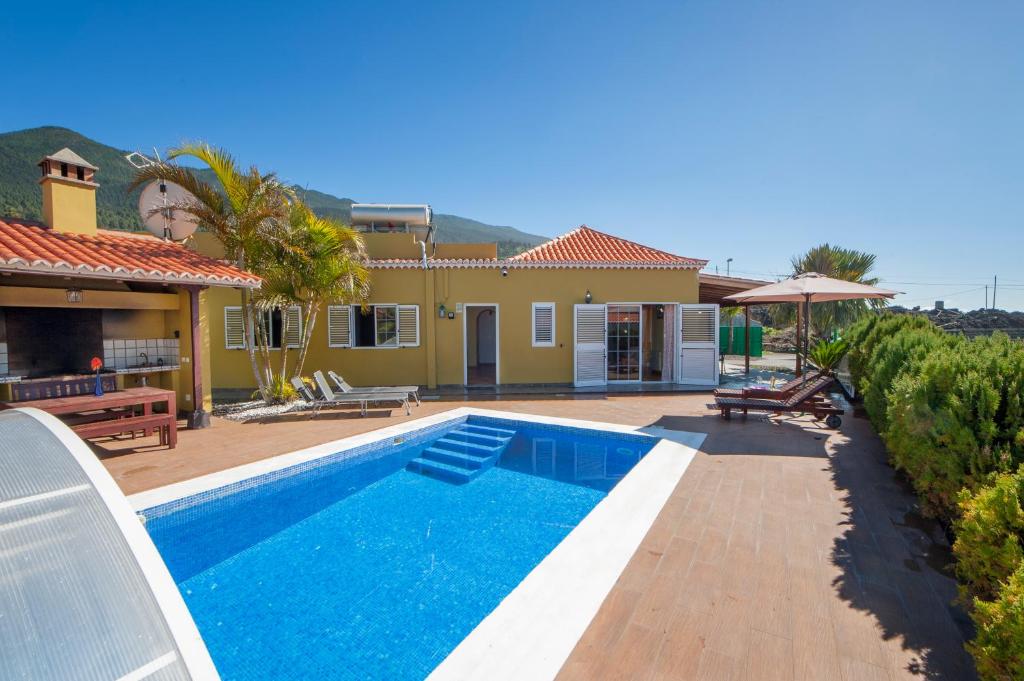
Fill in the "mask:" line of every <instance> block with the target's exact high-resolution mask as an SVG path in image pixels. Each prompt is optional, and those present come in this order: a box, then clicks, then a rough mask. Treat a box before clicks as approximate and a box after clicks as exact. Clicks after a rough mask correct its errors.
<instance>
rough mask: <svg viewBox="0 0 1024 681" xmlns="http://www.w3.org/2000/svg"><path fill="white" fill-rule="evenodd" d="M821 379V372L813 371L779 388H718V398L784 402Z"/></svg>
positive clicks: (716, 391)
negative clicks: (757, 398) (761, 399)
mask: <svg viewBox="0 0 1024 681" xmlns="http://www.w3.org/2000/svg"><path fill="white" fill-rule="evenodd" d="M819 378H821V372H820V371H811V372H808V373H807V374H804V375H803V376H797V377H796V378H794V379H793V380H791V381H786V382H785V383H783V384H782V385H780V386H779V387H778V388H769V387H759V386H753V387H748V388H716V389H715V396H716V397H764V398H769V399H776V400H784V399H786V398H787V397H789V396H790V395H792V394H793V392H795V391H796V390H799V389H800V388H801V387H803V386H805V385H807V384H808V383H809V382H810V381H816V380H817V379H819Z"/></svg>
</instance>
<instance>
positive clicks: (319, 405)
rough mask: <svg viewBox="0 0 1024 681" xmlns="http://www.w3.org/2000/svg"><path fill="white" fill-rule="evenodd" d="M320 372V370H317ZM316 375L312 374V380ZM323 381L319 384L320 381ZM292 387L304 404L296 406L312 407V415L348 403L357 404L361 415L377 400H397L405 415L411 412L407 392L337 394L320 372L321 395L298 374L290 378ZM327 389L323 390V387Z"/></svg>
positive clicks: (318, 386) (364, 414)
mask: <svg viewBox="0 0 1024 681" xmlns="http://www.w3.org/2000/svg"><path fill="white" fill-rule="evenodd" d="M317 373H320V372H317ZM315 379H316V376H315V375H314V380H315ZM321 382H322V383H323V385H322V386H321V385H320V383H321ZM291 384H292V387H293V388H295V391H296V392H297V393H299V395H300V396H301V397H302V399H303V402H304V404H302V405H298V407H297V408H300V409H301V408H306V409H312V410H313V415H314V416H315V415H317V414H319V413H320V410H321V409H324V408H330V407H343V406H348V405H358V406H359V413H360V415H362V416H366V407H367V405H368V404H373V403H377V402H397V403H398V404H400V405H401V406H403V407H405V413H406V415H409V414H411V413H412V410H411V408H410V407H409V395H408V393H342V394H341V395H338V394H337V393H335V392H334V391H332V390H331V387H330V386H329V385H327V380H326V379H325V378H324V377H323V374H322V373H321V374H320V380H319V381H317V388H318V389H319V390H320V393H321V397H317V396H316V395H314V394H313V391H312V390H310V389H309V386H307V385H306V384H305V383H304V382H303V381H302V379H301V378H299V377H298V376H296V377H293V378H292V379H291ZM325 387H326V388H327V390H324V388H325Z"/></svg>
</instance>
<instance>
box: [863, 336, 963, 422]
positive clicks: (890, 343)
mask: <svg viewBox="0 0 1024 681" xmlns="http://www.w3.org/2000/svg"><path fill="white" fill-rule="evenodd" d="M956 339H957V337H955V336H948V335H947V334H945V333H943V332H942V331H940V330H939V329H937V328H936V327H935V326H934V325H932V324H929V325H928V326H926V327H920V328H919V327H918V326H917V325H911V326H905V327H903V328H901V329H899V330H898V331H896V332H895V333H893V334H892V335H888V336H884V337H882V338H880V339H879V341H878V342H877V343H876V344H875V345H874V350H873V351H872V353H871V361H870V364H869V366H868V367H867V369H866V370H865V372H866V373H865V375H864V377H863V378H862V379H861V388H860V390H861V393H860V395H861V398H862V400H863V401H864V409H865V411H867V413H868V418H870V419H871V423H872V425H874V426H875V429H876V430H877V431H878V432H879V433H883V434H884V433H885V432H886V430H888V427H889V421H888V410H889V398H888V395H889V391H890V390H891V389H892V385H893V382H894V381H895V380H896V377H897V376H899V375H900V373H901V372H903V371H907V370H910V368H911V367H912V366H914V365H915V364H916V363H917V362H919V361H921V360H923V359H924V358H925V357H927V356H928V354H929V353H930V352H932V351H934V350H935V349H936V348H937V347H938V346H939V345H941V344H943V343H949V342H956Z"/></svg>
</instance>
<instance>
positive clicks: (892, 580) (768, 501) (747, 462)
mask: <svg viewBox="0 0 1024 681" xmlns="http://www.w3.org/2000/svg"><path fill="white" fill-rule="evenodd" d="M706 402H707V395H700V394H693V395H654V396H597V397H595V396H586V398H585V399H582V398H581V399H564V400H562V399H559V400H553V399H543V400H537V399H532V400H531V399H515V398H508V397H504V396H503V398H502V399H501V401H500V402H498V403H495V404H494V405H493V406H494V407H495V408H497V409H501V410H505V411H512V412H523V413H542V414H546V415H552V416H565V417H569V418H584V419H589V420H597V421H609V422H614V423H625V424H632V425H637V426H643V425H649V424H652V423H657V424H658V425H659V426H662V427H665V428H675V429H677V430H690V431H701V432H706V433H708V437H707V439H706V440H705V442H704V445H703V446H702V451H701V452H699V453H698V454H697V455H696V456H695V457H694V459H693V461H692V463H691V464H690V467H689V468H688V470H687V472H686V473H685V475H684V476H683V477H682V479H681V480H680V481H679V484H678V485H677V487H676V489H675V491H674V492H673V494H672V496H671V497H670V499H669V501H668V503H667V504H666V506H665V508H664V509H663V510H662V513H661V514H660V516H659V518H658V519H657V521H656V522H655V524H654V526H653V527H652V529H651V531H649V533H648V535H647V537H645V539H644V542H643V544H642V546H641V548H640V549H639V550H638V551H637V552H636V553H635V554H634V556H633V557H632V559H631V560H630V561H629V563H628V565H627V567H626V569H625V570H624V571H623V574H622V575H621V576H620V578H619V580H618V581H617V583H616V586H615V587H614V588H613V589H612V591H611V592H610V594H609V596H608V597H607V598H606V599H605V602H604V604H603V605H602V607H601V609H600V610H599V612H598V614H597V616H596V617H595V618H594V620H593V621H592V622H591V625H590V627H589V628H588V630H587V632H586V633H585V634H584V635H583V637H582V638H581V639H580V641H579V643H578V644H577V646H576V649H575V650H574V651H573V653H572V654H571V655H570V657H569V659H568V660H567V662H566V664H565V666H564V668H563V670H562V674H561V677H562V678H569V679H588V680H589V679H596V678H629V679H648V678H658V679H674V678H678V679H685V680H687V681H691V680H692V679H696V678H701V679H713V680H714V681H721V680H726V681H728V680H729V679H737V678H743V677H744V675H748V676H749V674H748V669H749V670H760V671H762V672H763V675H761V676H758V677H757V678H764V679H767V678H772V676H771V675H772V674H776V673H779V675H780V676H782V677H785V676H786V675H787V673H789V674H791V677H792V678H795V679H806V680H808V681H810V680H811V679H814V680H815V681H817V680H819V679H820V680H821V681H831V680H832V679H836V678H840V677H841V678H842V679H844V681H861V680H862V679H864V680H867V681H871V680H872V679H883V678H886V679H888V678H892V679H902V678H911V677H914V678H918V679H920V678H935V679H972V678H974V670H973V668H972V666H971V661H970V658H969V657H968V656H967V654H966V653H965V652H964V650H963V632H962V631H961V630H960V627H959V626H958V623H959V622H962V620H963V614H962V613H960V612H959V611H956V610H955V609H954V606H953V605H951V603H952V601H953V599H954V598H955V596H956V592H955V588H956V585H955V582H954V581H953V580H951V579H950V578H949V576H948V575H947V574H945V573H944V572H942V571H941V567H942V564H943V563H944V562H945V561H948V551H949V549H948V546H946V545H945V543H944V538H943V536H942V533H941V531H937V529H936V528H935V526H934V524H933V523H929V522H927V521H922V520H921V519H920V518H918V517H917V516H916V515H915V513H914V500H913V497H912V495H911V494H910V493H909V491H908V489H907V488H906V486H905V485H904V484H903V482H902V481H901V480H900V478H899V477H898V475H897V474H896V473H895V472H894V471H893V470H892V469H891V468H890V467H889V466H888V464H887V462H886V455H885V450H884V447H883V446H882V443H881V441H880V440H879V438H878V437H877V435H875V434H874V433H873V432H872V430H871V428H870V426H869V424H868V423H867V422H866V421H865V420H864V419H860V418H854V417H850V418H847V419H844V423H843V427H842V429H841V431H840V432H838V433H829V432H827V431H823V430H822V429H821V428H820V427H819V426H818V425H816V424H814V423H813V422H811V421H810V420H809V419H806V418H785V419H773V420H771V421H769V422H766V421H763V420H761V419H753V418H752V419H747V420H745V421H744V420H741V419H736V420H734V421H731V422H724V421H722V420H720V419H718V418H716V417H714V416H709V415H708V414H707V410H706V409H705V407H704V405H705V403H706ZM457 406H462V403H459V402H440V401H438V402H425V403H424V404H423V405H422V406H421V407H418V408H416V409H414V411H413V415H412V417H411V418H417V417H420V416H426V415H429V414H434V413H439V412H442V411H445V410H447V409H449V408H452V407H457ZM474 406H484V407H487V406H489V405H488V404H486V403H484V404H481V403H480V402H474ZM409 418H410V417H406V416H404V414H399V412H398V411H387V410H380V411H378V412H373V413H372V415H371V417H368V418H365V419H363V418H359V417H358V415H356V414H352V413H345V412H339V413H338V414H331V415H326V414H325V415H321V417H318V418H316V419H312V420H310V419H308V418H305V417H301V418H290V419H283V420H278V421H272V422H267V423H252V424H238V423H233V422H229V421H224V420H223V419H218V418H214V419H213V426H212V427H211V428H208V429H205V430H199V431H189V430H186V429H184V428H182V429H181V430H180V431H179V445H178V447H177V449H175V450H174V451H173V452H171V453H168V452H167V450H166V449H165V448H162V447H159V446H158V443H157V442H156V438H153V437H151V438H138V439H136V440H134V441H132V440H122V441H104V442H102V443H101V444H99V445H97V446H95V447H94V449H95V450H96V452H97V454H98V455H99V457H100V459H101V461H102V462H103V464H104V466H106V467H107V469H108V470H109V471H110V472H111V475H112V476H113V477H114V479H115V480H116V481H117V482H118V484H119V485H120V486H121V488H122V490H124V491H125V492H126V493H129V494H130V493H134V492H138V491H141V490H144V489H149V488H152V487H157V486H161V485H166V484H170V483H172V482H178V481H180V480H185V479H189V478H193V477H196V476H199V475H204V474H207V473H211V472H215V471H218V470H224V469H226V468H230V467H233V466H238V465H241V464H245V463H250V462H252V461H257V460H260V459H263V458H266V457H269V456H274V455H277V454H282V453H285V452H290V451H294V450H296V449H301V448H304V447H309V446H313V445H316V444H321V443H323V442H328V441H331V440H336V439H340V438H343V437H348V436H350V435H355V434H358V433H363V432H367V431H370V430H374V429H376V428H379V427H382V426H389V425H393V424H395V423H400V422H403V421H407V420H409ZM666 600H667V603H666V604H665V605H662V603H661V602H662V601H666ZM641 604H643V605H642V607H641ZM645 624H647V625H653V626H644V625H645ZM787 646H788V647H787ZM787 651H788V652H787Z"/></svg>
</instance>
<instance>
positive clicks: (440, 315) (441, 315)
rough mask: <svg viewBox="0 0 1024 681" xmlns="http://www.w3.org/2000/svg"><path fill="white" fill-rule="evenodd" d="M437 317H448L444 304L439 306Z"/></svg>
mask: <svg viewBox="0 0 1024 681" xmlns="http://www.w3.org/2000/svg"><path fill="white" fill-rule="evenodd" d="M437 316H438V317H440V318H441V319H444V318H445V317H446V316H447V315H446V314H445V309H444V303H441V304H440V305H438V306H437Z"/></svg>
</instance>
